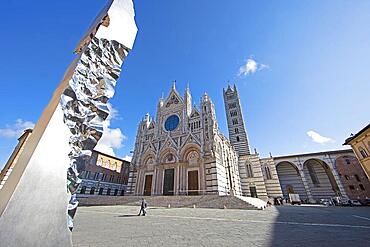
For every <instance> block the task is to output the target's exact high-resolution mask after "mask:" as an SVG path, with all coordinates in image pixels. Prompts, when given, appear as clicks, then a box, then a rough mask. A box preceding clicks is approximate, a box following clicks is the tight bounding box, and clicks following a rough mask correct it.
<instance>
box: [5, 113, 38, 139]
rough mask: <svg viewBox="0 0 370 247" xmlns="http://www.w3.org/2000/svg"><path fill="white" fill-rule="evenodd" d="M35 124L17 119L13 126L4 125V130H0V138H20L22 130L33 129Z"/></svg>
mask: <svg viewBox="0 0 370 247" xmlns="http://www.w3.org/2000/svg"><path fill="white" fill-rule="evenodd" d="M34 126H35V124H34V123H33V122H31V121H24V120H23V119H20V118H19V119H17V120H16V121H15V123H14V124H12V125H6V128H4V129H0V137H7V138H14V137H16V138H17V137H20V136H21V135H22V133H23V131H24V130H26V129H33V127H34Z"/></svg>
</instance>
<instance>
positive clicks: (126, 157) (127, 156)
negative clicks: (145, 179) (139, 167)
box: [122, 155, 132, 162]
mask: <svg viewBox="0 0 370 247" xmlns="http://www.w3.org/2000/svg"><path fill="white" fill-rule="evenodd" d="M122 159H123V160H127V161H128V162H131V160H132V156H130V155H126V156H125V157H123V158H122Z"/></svg>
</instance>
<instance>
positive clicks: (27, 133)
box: [0, 129, 32, 190]
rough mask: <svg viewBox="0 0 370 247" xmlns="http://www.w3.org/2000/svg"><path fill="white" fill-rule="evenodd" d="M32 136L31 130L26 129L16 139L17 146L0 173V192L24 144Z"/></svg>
mask: <svg viewBox="0 0 370 247" xmlns="http://www.w3.org/2000/svg"><path fill="white" fill-rule="evenodd" d="M31 134H32V129H26V130H25V131H24V132H23V134H22V135H21V136H20V137H19V138H18V144H17V146H16V147H15V148H14V150H13V152H12V154H11V155H10V157H9V159H8V161H7V162H6V164H5V166H4V167H3V169H2V170H1V173H0V190H1V189H2V188H3V186H4V184H5V182H6V180H7V179H8V177H9V175H10V173H11V172H12V171H13V168H14V165H15V164H16V163H17V160H18V158H19V155H20V154H21V153H22V152H23V150H24V147H25V144H26V142H27V141H28V139H29V137H30V136H31Z"/></svg>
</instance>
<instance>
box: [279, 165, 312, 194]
mask: <svg viewBox="0 0 370 247" xmlns="http://www.w3.org/2000/svg"><path fill="white" fill-rule="evenodd" d="M276 172H277V174H278V177H279V181H280V186H281V190H282V192H283V195H284V197H288V195H289V193H292V191H293V192H294V193H296V194H299V197H300V199H302V200H305V199H307V193H306V189H305V187H304V184H303V181H302V177H301V175H300V173H299V170H298V168H297V166H296V165H294V164H293V163H291V162H289V161H281V162H279V163H278V164H277V165H276Z"/></svg>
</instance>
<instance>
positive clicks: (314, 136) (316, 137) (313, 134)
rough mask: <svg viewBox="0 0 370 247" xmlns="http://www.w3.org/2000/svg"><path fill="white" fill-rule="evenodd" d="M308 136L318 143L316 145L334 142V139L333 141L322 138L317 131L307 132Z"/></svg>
mask: <svg viewBox="0 0 370 247" xmlns="http://www.w3.org/2000/svg"><path fill="white" fill-rule="evenodd" d="M307 135H308V136H309V137H311V139H312V141H313V142H316V143H320V144H324V143H327V142H334V140H333V139H331V138H329V137H325V136H322V135H320V134H319V133H317V132H316V131H313V130H310V131H307Z"/></svg>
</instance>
